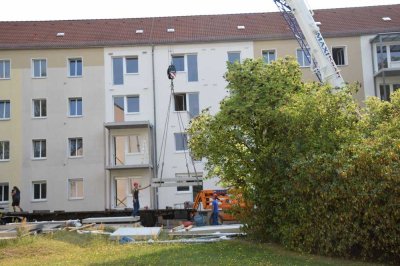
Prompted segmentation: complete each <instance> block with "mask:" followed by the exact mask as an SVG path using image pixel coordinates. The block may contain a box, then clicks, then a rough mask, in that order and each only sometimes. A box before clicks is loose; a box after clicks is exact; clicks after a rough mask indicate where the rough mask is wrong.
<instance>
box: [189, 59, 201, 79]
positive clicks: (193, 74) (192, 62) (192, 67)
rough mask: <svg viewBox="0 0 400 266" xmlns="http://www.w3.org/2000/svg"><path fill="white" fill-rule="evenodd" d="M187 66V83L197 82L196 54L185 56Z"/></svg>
mask: <svg viewBox="0 0 400 266" xmlns="http://www.w3.org/2000/svg"><path fill="white" fill-rule="evenodd" d="M187 65H188V81H189V82H192V81H199V74H198V70H197V54H189V55H187Z"/></svg>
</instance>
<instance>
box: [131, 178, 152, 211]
mask: <svg viewBox="0 0 400 266" xmlns="http://www.w3.org/2000/svg"><path fill="white" fill-rule="evenodd" d="M148 187H150V185H148V186H147V187H144V188H140V187H139V183H138V182H134V183H133V189H132V196H133V211H132V216H139V208H140V204H139V191H140V190H142V189H145V188H148Z"/></svg>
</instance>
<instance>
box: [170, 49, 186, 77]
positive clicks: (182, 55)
mask: <svg viewBox="0 0 400 266" xmlns="http://www.w3.org/2000/svg"><path fill="white" fill-rule="evenodd" d="M178 56H179V57H183V70H176V72H177V73H185V72H187V67H188V66H187V58H186V54H182V53H176V54H173V55H171V62H172V58H173V57H178Z"/></svg>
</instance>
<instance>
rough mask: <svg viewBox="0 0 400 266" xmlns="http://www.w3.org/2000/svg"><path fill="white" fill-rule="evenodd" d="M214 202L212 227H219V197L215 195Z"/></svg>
mask: <svg viewBox="0 0 400 266" xmlns="http://www.w3.org/2000/svg"><path fill="white" fill-rule="evenodd" d="M213 198H214V200H213V202H212V216H211V217H212V225H218V213H219V210H218V195H217V193H214V195H213Z"/></svg>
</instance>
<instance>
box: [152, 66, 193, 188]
mask: <svg viewBox="0 0 400 266" xmlns="http://www.w3.org/2000/svg"><path fill="white" fill-rule="evenodd" d="M167 75H168V79H170V80H171V85H170V87H171V94H170V97H169V103H168V109H167V117H166V119H165V124H164V132H163V136H162V141H161V148H160V156H159V158H158V162H157V168H158V167H159V165H160V162H162V163H161V173H160V179H162V177H163V172H164V159H165V152H166V144H167V137H168V125H169V120H170V110H171V104H172V98H173V97H175V90H174V79H175V77H176V68H175V66H174V65H173V64H172V63H171V65H170V66H169V67H168V70H167ZM177 115H178V125H179V130H180V132H183V130H184V124H183V120H182V116H181V114H180V112H177ZM185 140H186V147H187V137H186V139H185V138H182V147H184V148H185ZM184 155H185V163H186V170H187V174H188V178H190V170H189V163H188V158H187V154H186V149H184ZM161 157H162V161H161ZM190 158H191V162H192V165H193V170H194V173H195V178H196V180H198V175H197V170H196V167H195V165H194V161H193V158H192V157H191V156H190Z"/></svg>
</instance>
